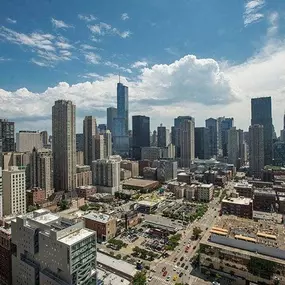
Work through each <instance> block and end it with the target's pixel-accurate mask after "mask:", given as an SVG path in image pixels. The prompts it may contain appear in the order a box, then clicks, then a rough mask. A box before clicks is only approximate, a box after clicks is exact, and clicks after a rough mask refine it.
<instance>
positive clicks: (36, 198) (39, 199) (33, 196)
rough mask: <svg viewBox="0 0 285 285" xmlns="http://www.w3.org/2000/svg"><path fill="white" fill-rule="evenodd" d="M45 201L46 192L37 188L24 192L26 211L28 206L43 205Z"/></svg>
mask: <svg viewBox="0 0 285 285" xmlns="http://www.w3.org/2000/svg"><path fill="white" fill-rule="evenodd" d="M45 200H46V191H45V190H43V189H41V188H39V187H34V188H32V189H28V190H26V202H27V209H28V208H29V206H36V205H39V204H41V203H43V202H44V201H45Z"/></svg>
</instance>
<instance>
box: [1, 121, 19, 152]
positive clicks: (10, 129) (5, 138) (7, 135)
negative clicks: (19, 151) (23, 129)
mask: <svg viewBox="0 0 285 285" xmlns="http://www.w3.org/2000/svg"><path fill="white" fill-rule="evenodd" d="M0 139H2V151H3V152H10V151H15V123H14V122H9V121H8V120H6V119H0Z"/></svg>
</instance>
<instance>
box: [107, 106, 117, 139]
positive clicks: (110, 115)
mask: <svg viewBox="0 0 285 285" xmlns="http://www.w3.org/2000/svg"><path fill="white" fill-rule="evenodd" d="M115 118H117V108H114V107H109V108H107V129H108V130H109V131H110V132H111V133H112V134H113V133H114V131H115V121H114V120H115Z"/></svg>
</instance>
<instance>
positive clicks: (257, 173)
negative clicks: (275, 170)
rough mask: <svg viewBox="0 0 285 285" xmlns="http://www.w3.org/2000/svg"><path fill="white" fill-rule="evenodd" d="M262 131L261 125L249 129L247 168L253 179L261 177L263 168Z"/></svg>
mask: <svg viewBox="0 0 285 285" xmlns="http://www.w3.org/2000/svg"><path fill="white" fill-rule="evenodd" d="M263 135H264V130H263V126H262V125H253V126H250V127H249V167H250V171H251V174H252V175H253V176H254V177H257V178H259V177H261V170H262V169H263V168H264V138H263Z"/></svg>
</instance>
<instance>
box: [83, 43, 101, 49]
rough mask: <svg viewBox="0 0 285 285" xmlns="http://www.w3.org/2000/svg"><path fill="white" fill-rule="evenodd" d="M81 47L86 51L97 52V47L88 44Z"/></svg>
mask: <svg viewBox="0 0 285 285" xmlns="http://www.w3.org/2000/svg"><path fill="white" fill-rule="evenodd" d="M80 47H81V48H82V49H84V50H97V47H94V46H91V45H87V44H82V45H81V46H80Z"/></svg>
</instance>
